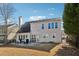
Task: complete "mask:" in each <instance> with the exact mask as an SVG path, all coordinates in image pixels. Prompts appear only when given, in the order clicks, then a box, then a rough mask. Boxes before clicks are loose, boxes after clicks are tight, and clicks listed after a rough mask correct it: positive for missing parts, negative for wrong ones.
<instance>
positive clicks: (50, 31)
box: [16, 18, 61, 43]
mask: <svg viewBox="0 0 79 59" xmlns="http://www.w3.org/2000/svg"><path fill="white" fill-rule="evenodd" d="M20 39H22V41H24V42H27V41H28V42H56V43H59V42H61V19H59V18H53V19H43V20H37V21H30V22H26V23H25V24H24V25H22V27H21V28H20V30H19V31H18V33H17V37H16V41H18V42H20Z"/></svg>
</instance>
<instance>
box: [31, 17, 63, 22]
mask: <svg viewBox="0 0 79 59" xmlns="http://www.w3.org/2000/svg"><path fill="white" fill-rule="evenodd" d="M48 20H52V21H61V20H62V19H60V18H52V19H40V20H36V21H30V23H35V22H43V21H48Z"/></svg>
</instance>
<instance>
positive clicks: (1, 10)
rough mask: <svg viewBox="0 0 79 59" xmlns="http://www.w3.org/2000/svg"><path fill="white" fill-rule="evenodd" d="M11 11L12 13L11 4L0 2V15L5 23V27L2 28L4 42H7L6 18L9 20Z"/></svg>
mask: <svg viewBox="0 0 79 59" xmlns="http://www.w3.org/2000/svg"><path fill="white" fill-rule="evenodd" d="M13 13H14V8H13V6H12V4H10V3H9V4H8V3H0V16H1V17H2V19H3V20H4V24H5V29H4V30H5V37H4V40H5V43H7V36H8V20H10V18H11V17H12V15H13Z"/></svg>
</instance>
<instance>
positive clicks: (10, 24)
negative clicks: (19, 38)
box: [0, 24, 14, 28]
mask: <svg viewBox="0 0 79 59" xmlns="http://www.w3.org/2000/svg"><path fill="white" fill-rule="evenodd" d="M12 25H14V24H8V25H7V26H8V27H9V26H12ZM1 27H5V25H0V28H1Z"/></svg>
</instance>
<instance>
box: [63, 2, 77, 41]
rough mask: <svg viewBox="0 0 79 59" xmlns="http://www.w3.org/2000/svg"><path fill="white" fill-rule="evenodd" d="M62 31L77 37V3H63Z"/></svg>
mask: <svg viewBox="0 0 79 59" xmlns="http://www.w3.org/2000/svg"><path fill="white" fill-rule="evenodd" d="M63 22H64V32H65V33H66V34H68V35H70V36H71V37H73V38H75V39H74V40H76V39H79V4H77V3H74V4H73V3H68V4H65V8H64V13H63Z"/></svg>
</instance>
